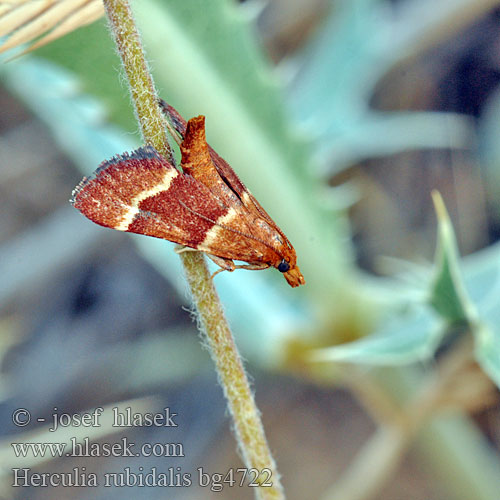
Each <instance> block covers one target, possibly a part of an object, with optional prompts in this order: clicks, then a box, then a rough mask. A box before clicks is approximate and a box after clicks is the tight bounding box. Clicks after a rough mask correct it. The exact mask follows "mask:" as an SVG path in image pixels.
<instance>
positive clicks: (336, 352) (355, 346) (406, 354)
mask: <svg viewBox="0 0 500 500" xmlns="http://www.w3.org/2000/svg"><path fill="white" fill-rule="evenodd" d="M441 336H442V329H440V328H438V326H437V324H436V321H435V319H434V318H432V316H431V315H430V314H429V313H428V312H427V311H424V310H420V311H416V310H414V311H412V313H411V314H410V315H402V316H400V317H398V318H396V319H392V320H391V321H390V322H387V323H384V324H383V325H382V326H381V327H379V328H378V329H377V330H376V331H375V333H374V334H372V335H370V336H368V337H365V338H362V339H360V340H357V341H355V342H349V343H347V344H342V345H338V346H333V347H326V348H322V349H317V350H315V351H314V352H313V353H312V354H311V355H310V358H309V359H310V360H311V361H312V362H349V363H363V364H370V365H382V366H386V365H403V364H408V363H414V362H418V361H424V360H426V359H428V358H430V357H431V356H432V355H433V354H434V352H435V350H436V348H437V346H438V344H439V341H440V339H441Z"/></svg>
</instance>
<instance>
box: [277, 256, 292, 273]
mask: <svg viewBox="0 0 500 500" xmlns="http://www.w3.org/2000/svg"><path fill="white" fill-rule="evenodd" d="M289 269H290V264H289V263H288V262H287V261H286V260H285V259H283V260H282V261H281V262H280V264H279V266H278V271H280V272H282V273H286V272H287V271H288V270H289Z"/></svg>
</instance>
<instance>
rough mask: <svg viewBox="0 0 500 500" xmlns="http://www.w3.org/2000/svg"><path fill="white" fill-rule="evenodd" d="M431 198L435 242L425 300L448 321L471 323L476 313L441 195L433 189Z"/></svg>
mask: <svg viewBox="0 0 500 500" xmlns="http://www.w3.org/2000/svg"><path fill="white" fill-rule="evenodd" d="M432 198H433V201H434V206H435V209H436V214H437V218H438V243H437V250H436V264H435V265H436V270H435V276H434V279H433V281H432V285H431V290H430V295H429V302H430V304H431V305H432V307H434V309H435V310H436V311H437V313H438V314H439V315H440V316H442V317H443V318H444V319H445V320H446V321H448V322H450V323H459V322H471V323H472V321H473V320H474V318H475V316H476V315H475V310H474V306H473V304H472V302H470V300H469V298H468V297H467V294H466V292H465V287H464V284H463V281H462V276H461V273H460V269H459V263H458V260H459V255H458V250H457V243H456V239H455V233H454V231H453V226H452V225H451V221H450V218H449V216H448V212H447V211H446V207H445V205H444V203H443V199H442V198H441V195H440V194H439V193H438V192H437V191H434V192H433V193H432Z"/></svg>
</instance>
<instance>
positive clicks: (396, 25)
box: [289, 0, 491, 173]
mask: <svg viewBox="0 0 500 500" xmlns="http://www.w3.org/2000/svg"><path fill="white" fill-rule="evenodd" d="M331 4H332V7H331V9H330V15H329V16H328V17H327V18H326V19H325V22H324V24H323V26H322V27H321V29H319V30H318V31H317V36H316V37H315V38H313V39H312V40H311V42H310V43H309V46H308V47H306V49H305V50H304V51H303V53H302V54H301V56H299V57H297V58H296V60H295V61H293V64H294V65H295V66H296V67H297V69H296V76H295V78H294V81H293V82H292V84H291V85H290V95H289V100H290V109H291V110H292V112H293V113H294V116H295V117H296V119H297V120H298V121H299V122H300V123H301V124H302V127H303V129H304V133H306V134H308V135H310V136H312V137H314V138H315V140H316V144H315V146H316V149H315V151H316V153H317V160H318V162H321V166H322V169H323V171H325V172H329V173H331V172H332V171H336V170H339V169H342V168H345V167H346V166H348V165H350V164H352V163H353V162H357V161H360V160H362V159H366V158H370V157H373V156H380V155H387V154H394V153H397V152H401V151H406V150H409V149H415V148H449V147H455V148H467V147H470V138H471V137H474V130H473V123H472V121H471V120H470V119H469V118H468V117H465V116H462V115H458V114H452V113H437V112H436V113H429V112H427V113H417V112H413V113H403V112H393V113H389V112H380V111H377V110H375V109H373V108H372V107H371V99H372V96H373V94H374V92H375V90H376V86H377V84H378V82H379V81H380V79H381V78H382V77H383V76H384V75H385V74H386V73H387V72H388V71H389V70H390V69H391V68H393V67H394V66H395V65H396V64H397V63H398V62H401V61H402V60H405V58H407V57H410V56H411V55H414V54H416V53H419V52H421V51H422V50H423V47H425V48H427V49H428V48H429V44H430V43H434V44H435V43H438V42H439V41H442V40H443V39H446V37H447V36H448V37H449V36H451V35H452V34H453V33H455V32H456V30H457V29H458V27H459V26H463V25H466V24H467V23H470V22H471V21H472V20H473V19H474V15H475V16H479V15H481V13H483V12H484V11H486V10H487V9H488V8H491V1H490V0H486V1H484V0H480V1H479V2H476V0H472V1H471V0H459V1H457V0H443V1H442V2H439V5H437V4H435V2H432V6H431V3H430V2H429V0H425V1H421V2H404V5H403V4H402V6H399V5H398V6H392V7H388V6H387V4H386V3H385V2H381V1H378V0H339V1H334V2H333V1H332V2H331Z"/></svg>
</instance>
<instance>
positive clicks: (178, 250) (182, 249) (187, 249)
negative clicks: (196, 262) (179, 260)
mask: <svg viewBox="0 0 500 500" xmlns="http://www.w3.org/2000/svg"><path fill="white" fill-rule="evenodd" d="M174 252H175V253H177V254H179V253H184V252H199V250H196V248H191V247H187V246H184V245H175V248H174Z"/></svg>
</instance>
